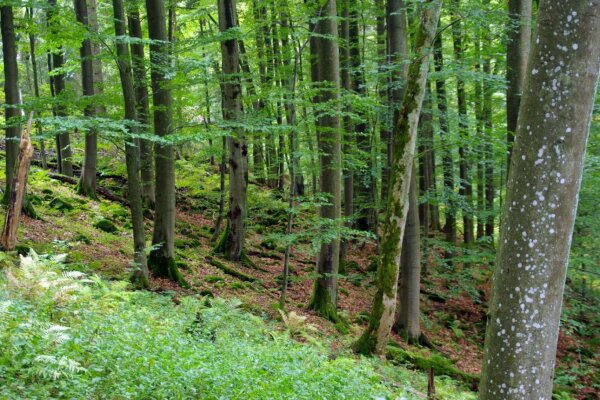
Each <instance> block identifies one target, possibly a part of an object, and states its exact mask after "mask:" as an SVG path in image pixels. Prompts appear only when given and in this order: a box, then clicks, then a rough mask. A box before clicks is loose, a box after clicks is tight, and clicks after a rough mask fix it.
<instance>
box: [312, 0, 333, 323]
mask: <svg viewBox="0 0 600 400" xmlns="http://www.w3.org/2000/svg"><path fill="white" fill-rule="evenodd" d="M319 12H320V13H319ZM336 16H337V11H336V0H327V1H326V3H324V4H323V5H322V6H319V7H318V8H317V15H316V18H317V22H316V26H315V33H316V34H318V35H319V36H317V37H315V38H314V42H311V47H312V46H313V45H314V46H315V49H314V50H315V51H316V56H317V57H316V59H315V60H313V62H316V64H317V65H316V67H317V70H316V72H317V81H316V83H318V85H319V91H318V92H319V93H318V96H317V101H318V102H319V103H320V108H319V109H318V110H317V141H318V147H319V160H320V166H321V179H320V183H321V192H322V193H323V194H324V195H326V196H327V204H323V205H322V206H321V208H320V216H321V218H323V219H324V220H326V221H327V222H329V223H330V224H331V226H330V227H328V228H332V229H336V228H337V227H338V225H339V219H340V216H341V215H340V211H341V210H340V208H341V207H340V206H341V204H340V203H341V201H340V200H341V190H340V189H341V188H340V184H341V174H340V167H341V165H340V164H341V144H340V142H341V135H340V119H339V115H338V113H337V110H336V108H337V107H338V105H337V102H338V100H339V97H340V93H339V90H340V59H339V48H338V43H337V37H338V28H337V19H336ZM323 105H327V110H325V109H324V108H323ZM339 255H340V241H339V239H329V240H328V241H325V242H324V243H322V244H321V251H320V252H319V258H318V260H317V273H318V274H319V277H318V278H317V279H316V280H315V285H314V289H313V294H312V298H311V301H310V304H309V307H310V308H312V309H314V310H316V311H317V312H318V313H319V314H320V315H322V316H323V317H325V318H329V319H332V320H337V318H338V317H337V310H336V305H337V278H336V276H335V275H336V274H337V273H338V272H339V261H340V260H339Z"/></svg>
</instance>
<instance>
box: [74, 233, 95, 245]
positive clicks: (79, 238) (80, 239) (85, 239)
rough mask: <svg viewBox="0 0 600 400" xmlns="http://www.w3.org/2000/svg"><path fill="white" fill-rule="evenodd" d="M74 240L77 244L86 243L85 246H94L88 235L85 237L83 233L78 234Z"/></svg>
mask: <svg viewBox="0 0 600 400" xmlns="http://www.w3.org/2000/svg"><path fill="white" fill-rule="evenodd" d="M73 240H74V241H76V242H81V243H85V244H92V240H91V239H90V238H89V237H88V236H87V235H84V234H83V233H78V234H77V235H75V236H74V237H73Z"/></svg>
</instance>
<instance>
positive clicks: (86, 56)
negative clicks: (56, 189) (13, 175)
mask: <svg viewBox="0 0 600 400" xmlns="http://www.w3.org/2000/svg"><path fill="white" fill-rule="evenodd" d="M75 15H76V17H77V22H79V23H80V24H82V25H83V26H84V27H85V28H86V29H90V24H89V20H88V7H87V1H86V0H75ZM79 54H80V57H81V87H82V88H83V97H92V96H94V64H93V59H92V42H91V40H90V38H89V37H86V38H85V39H83V42H82V43H81V47H80V49H79ZM86 100H87V101H88V102H89V101H90V99H86ZM83 113H84V115H85V116H86V117H87V118H91V117H94V116H95V115H96V106H95V105H94V104H93V102H90V103H88V104H87V105H86V107H85V110H84V112H83ZM97 153H98V137H97V134H96V131H95V129H93V128H92V129H90V130H89V131H87V132H85V153H84V156H83V168H82V170H81V178H80V179H79V186H78V192H79V193H80V194H83V195H86V196H89V197H92V198H95V197H96V159H97Z"/></svg>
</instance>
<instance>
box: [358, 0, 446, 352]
mask: <svg viewBox="0 0 600 400" xmlns="http://www.w3.org/2000/svg"><path fill="white" fill-rule="evenodd" d="M441 7H442V1H441V0H428V1H426V2H425V4H424V5H423V12H422V15H421V22H420V26H419V29H418V31H417V33H416V37H415V58H414V59H413V61H412V62H411V64H410V67H409V72H408V79H407V86H406V92H405V95H404V100H403V101H402V106H401V107H400V112H399V113H398V115H397V117H396V118H394V157H393V163H392V170H391V171H390V182H389V194H388V199H387V209H386V217H385V223H384V226H383V234H382V237H381V250H380V262H379V265H378V268H377V278H376V284H377V292H376V294H375V299H374V301H373V307H372V309H371V317H370V319H369V325H368V326H367V328H366V330H365V331H364V333H363V334H362V336H361V337H360V339H359V340H358V341H357V342H356V343H355V344H354V349H355V350H356V351H357V352H359V353H362V354H369V353H377V354H384V353H385V348H386V345H387V342H388V338H389V335H390V331H391V329H392V324H393V323H394V317H395V310H396V294H397V286H398V271H399V265H400V256H401V253H402V240H403V237H404V229H405V225H406V221H407V214H408V208H409V188H410V181H411V177H412V170H413V160H414V153H415V144H416V137H417V127H418V123H419V114H420V112H421V105H422V103H423V97H424V96H425V91H426V85H427V75H428V70H429V55H430V48H431V45H432V41H433V38H434V36H435V33H436V30H437V25H438V21H439V18H440V12H441Z"/></svg>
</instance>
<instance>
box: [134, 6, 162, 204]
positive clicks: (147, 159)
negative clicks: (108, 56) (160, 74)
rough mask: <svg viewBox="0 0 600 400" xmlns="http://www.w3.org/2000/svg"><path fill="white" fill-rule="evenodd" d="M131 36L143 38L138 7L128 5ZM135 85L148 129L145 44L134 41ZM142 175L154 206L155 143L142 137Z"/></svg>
mask: <svg viewBox="0 0 600 400" xmlns="http://www.w3.org/2000/svg"><path fill="white" fill-rule="evenodd" d="M128 10H129V11H128V17H127V19H128V26H129V36H131V37H133V38H136V39H140V40H141V39H142V38H143V35H142V24H141V22H140V14H139V11H138V9H137V7H134V6H133V5H130V7H128ZM130 48H131V57H132V63H131V65H132V67H133V85H134V88H135V101H136V104H137V109H136V115H137V121H138V122H139V123H140V124H142V125H143V126H144V127H145V129H146V130H149V129H150V106H149V99H148V85H147V84H146V66H145V61H144V44H143V43H139V42H133V43H131V44H130ZM139 142H140V150H139V152H140V176H141V179H142V198H143V201H144V204H145V205H146V207H148V208H154V204H155V202H156V197H155V193H154V143H153V142H152V141H151V140H148V139H140V141H139Z"/></svg>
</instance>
